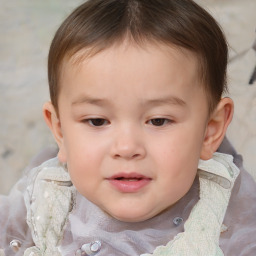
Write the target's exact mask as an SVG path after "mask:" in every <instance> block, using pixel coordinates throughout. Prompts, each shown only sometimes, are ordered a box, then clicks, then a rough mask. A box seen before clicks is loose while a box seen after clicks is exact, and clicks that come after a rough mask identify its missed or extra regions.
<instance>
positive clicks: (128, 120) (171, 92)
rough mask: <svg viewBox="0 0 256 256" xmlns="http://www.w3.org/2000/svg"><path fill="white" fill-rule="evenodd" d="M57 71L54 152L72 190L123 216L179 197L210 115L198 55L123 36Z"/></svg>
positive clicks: (142, 213)
mask: <svg viewBox="0 0 256 256" xmlns="http://www.w3.org/2000/svg"><path fill="white" fill-rule="evenodd" d="M62 71H63V72H62V75H61V79H60V83H61V91H60V95H59V114H60V139H59V146H60V152H59V158H60V160H61V161H65V162H67V165H68V169H69V172H70V175H71V179H72V181H73V183H74V185H75V187H76V188H77V190H78V191H79V192H80V193H81V194H82V195H84V196H85V197H86V198H87V199H89V200H90V201H92V202H93V203H95V204H96V205H98V206H99V207H100V208H102V209H103V210H104V211H106V212H107V213H108V214H110V215H111V216H113V217H115V218H117V219H119V220H122V221H143V220H145V219H148V218H151V217H153V216H155V215H157V214H158V213H160V212H161V211H163V210H165V209H166V208H168V207H170V206H172V205H173V204H174V203H175V202H177V201H178V200H179V199H180V198H182V197H183V196H184V195H185V194H186V192H187V191H188V190H189V188H190V187H191V185H192V183H193V181H194V178H195V175H196V171H197V165H198V160H199V158H200V154H201V151H202V144H203V141H204V137H205V130H206V126H207V120H208V105H207V100H206V96H205V93H204V91H203V89H202V86H201V85H200V83H199V79H198V65H197V61H196V58H195V57H194V56H193V55H192V54H191V53H189V52H187V51H186V50H183V51H182V52H181V51H180V50H178V49H175V48H170V47H167V46H158V47H156V46H153V45H148V46H147V47H146V48H144V49H142V48H140V47H137V46H134V45H128V44H126V45H124V44H123V45H121V46H113V47H112V48H109V49H107V50H104V51H102V52H100V53H98V54H96V55H95V56H93V57H91V58H87V59H86V60H84V61H83V62H82V64H79V65H78V64H72V61H69V62H67V63H65V64H64V66H63V70H62Z"/></svg>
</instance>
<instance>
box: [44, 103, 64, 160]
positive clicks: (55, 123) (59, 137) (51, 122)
mask: <svg viewBox="0 0 256 256" xmlns="http://www.w3.org/2000/svg"><path fill="white" fill-rule="evenodd" d="M43 115H44V120H45V122H46V124H47V125H48V127H49V128H50V130H51V132H52V134H53V136H54V138H55V141H56V142H57V144H58V147H59V152H58V158H59V161H60V162H62V163H66V162H67V160H66V151H65V145H64V139H63V134H62V130H61V122H60V119H59V117H58V115H57V112H56V110H55V108H54V106H53V105H52V103H51V102H46V103H45V104H44V106H43Z"/></svg>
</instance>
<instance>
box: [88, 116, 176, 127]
mask: <svg viewBox="0 0 256 256" xmlns="http://www.w3.org/2000/svg"><path fill="white" fill-rule="evenodd" d="M83 123H88V124H89V125H90V126H93V127H101V126H105V125H107V124H109V123H110V122H109V121H108V120H106V119H104V118H90V119H85V120H83ZM171 123H173V121H172V120H170V119H167V118H152V119H150V120H149V121H147V124H150V125H153V126H158V127H160V126H165V125H167V124H171Z"/></svg>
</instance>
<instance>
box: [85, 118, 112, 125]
mask: <svg viewBox="0 0 256 256" xmlns="http://www.w3.org/2000/svg"><path fill="white" fill-rule="evenodd" d="M83 123H88V124H89V125H90V126H93V127H101V126H104V125H107V124H109V121H108V120H106V119H104V118H89V119H84V120H83Z"/></svg>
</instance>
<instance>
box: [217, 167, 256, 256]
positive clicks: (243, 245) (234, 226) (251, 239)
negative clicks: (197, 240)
mask: <svg viewBox="0 0 256 256" xmlns="http://www.w3.org/2000/svg"><path fill="white" fill-rule="evenodd" d="M240 170H241V172H240V175H239V176H238V178H237V180H236V182H235V185H234V188H233V191H232V195H231V198H230V202H229V205H228V209H227V212H226V217H225V219H224V225H225V226H227V230H226V231H225V232H223V233H222V234H221V236H220V246H221V247H222V248H223V251H224V252H225V255H237V256H251V255H256V240H255V237H256V183H255V181H254V180H253V178H252V177H251V175H250V174H249V173H248V172H247V171H245V170H244V168H243V167H242V166H240Z"/></svg>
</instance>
